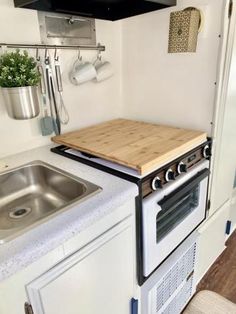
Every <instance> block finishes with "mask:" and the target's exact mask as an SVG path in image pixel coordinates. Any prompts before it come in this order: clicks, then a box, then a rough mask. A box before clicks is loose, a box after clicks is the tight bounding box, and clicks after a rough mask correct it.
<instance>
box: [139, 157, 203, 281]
mask: <svg viewBox="0 0 236 314" xmlns="http://www.w3.org/2000/svg"><path fill="white" fill-rule="evenodd" d="M208 176H209V162H208V161H204V162H202V163H200V164H199V165H197V166H194V168H193V169H192V170H190V171H189V172H188V173H186V174H184V175H182V176H179V177H178V179H176V180H175V181H174V182H172V183H170V184H168V185H166V186H165V187H164V188H163V189H162V190H160V191H158V192H156V193H153V194H151V195H150V196H148V197H146V198H145V199H144V201H143V209H142V210H143V215H142V216H143V265H144V269H143V274H144V276H145V277H147V276H148V275H150V273H151V272H152V271H154V269H155V268H156V267H157V266H158V265H159V264H160V263H161V262H162V261H163V260H164V259H166V257H167V256H168V255H169V254H170V253H171V252H172V251H173V250H174V249H175V248H176V247H177V246H178V245H179V244H180V243H181V242H182V241H183V240H184V239H185V238H186V237H187V236H188V235H189V234H190V233H191V232H192V231H193V230H194V229H195V228H196V227H197V226H198V225H199V224H200V223H201V222H202V221H203V220H204V218H205V212H206V198H207V183H208Z"/></svg>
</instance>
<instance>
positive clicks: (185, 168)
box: [177, 161, 187, 174]
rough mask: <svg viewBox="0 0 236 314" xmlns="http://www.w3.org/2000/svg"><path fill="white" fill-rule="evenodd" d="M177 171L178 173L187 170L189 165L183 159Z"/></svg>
mask: <svg viewBox="0 0 236 314" xmlns="http://www.w3.org/2000/svg"><path fill="white" fill-rule="evenodd" d="M177 172H178V174H181V173H184V172H187V165H186V164H185V163H183V162H182V161H181V162H180V163H179V164H178V167H177Z"/></svg>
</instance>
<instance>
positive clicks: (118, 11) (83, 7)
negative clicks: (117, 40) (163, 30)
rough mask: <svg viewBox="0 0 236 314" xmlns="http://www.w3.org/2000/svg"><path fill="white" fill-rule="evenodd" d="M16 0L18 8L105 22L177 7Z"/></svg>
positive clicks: (142, 1) (137, 1) (136, 0)
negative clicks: (103, 20) (85, 17)
mask: <svg viewBox="0 0 236 314" xmlns="http://www.w3.org/2000/svg"><path fill="white" fill-rule="evenodd" d="M154 1H155V0H153V1H146V0H14V3H15V6H16V7H21V8H28V9H34V10H39V11H51V12H58V13H66V14H71V15H79V16H87V17H91V18H98V19H105V20H111V21H115V20H119V19H123V18H126V17H130V16H134V15H138V14H142V13H147V12H150V11H155V10H160V9H163V8H166V7H168V6H172V5H176V0H157V1H155V2H154Z"/></svg>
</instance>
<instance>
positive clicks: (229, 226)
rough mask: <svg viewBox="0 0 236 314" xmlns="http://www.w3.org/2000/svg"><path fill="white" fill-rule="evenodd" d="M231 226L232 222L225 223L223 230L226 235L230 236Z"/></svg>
mask: <svg viewBox="0 0 236 314" xmlns="http://www.w3.org/2000/svg"><path fill="white" fill-rule="evenodd" d="M231 224H232V221H230V220H227V222H226V228H225V233H226V234H230V231H231Z"/></svg>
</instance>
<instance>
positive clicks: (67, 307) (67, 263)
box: [27, 218, 135, 314]
mask: <svg viewBox="0 0 236 314" xmlns="http://www.w3.org/2000/svg"><path fill="white" fill-rule="evenodd" d="M133 238H134V232H133V227H132V220H131V218H130V219H128V220H127V221H125V222H122V223H121V224H119V225H117V226H116V227H114V228H113V229H111V230H110V231H108V232H107V233H105V234H104V235H102V236H100V237H99V238H98V239H96V240H95V241H93V242H91V243H90V244H88V245H87V246H85V247H84V248H83V249H81V250H80V251H78V252H76V253H75V254H73V255H71V256H70V257H68V258H66V259H65V260H64V261H62V262H61V263H59V264H58V265H57V266H55V267H53V268H52V269H51V270H49V271H48V272H46V273H45V274H43V275H42V276H41V277H39V278H38V279H36V280H34V281H33V282H31V283H30V284H29V285H28V286H27V291H28V295H29V301H30V303H31V305H32V308H33V311H34V313H35V314H65V313H66V314H80V313H81V314H94V313H97V314H111V313H112V314H128V313H130V299H131V298H132V296H133V293H134V243H135V242H134V239H133Z"/></svg>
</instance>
